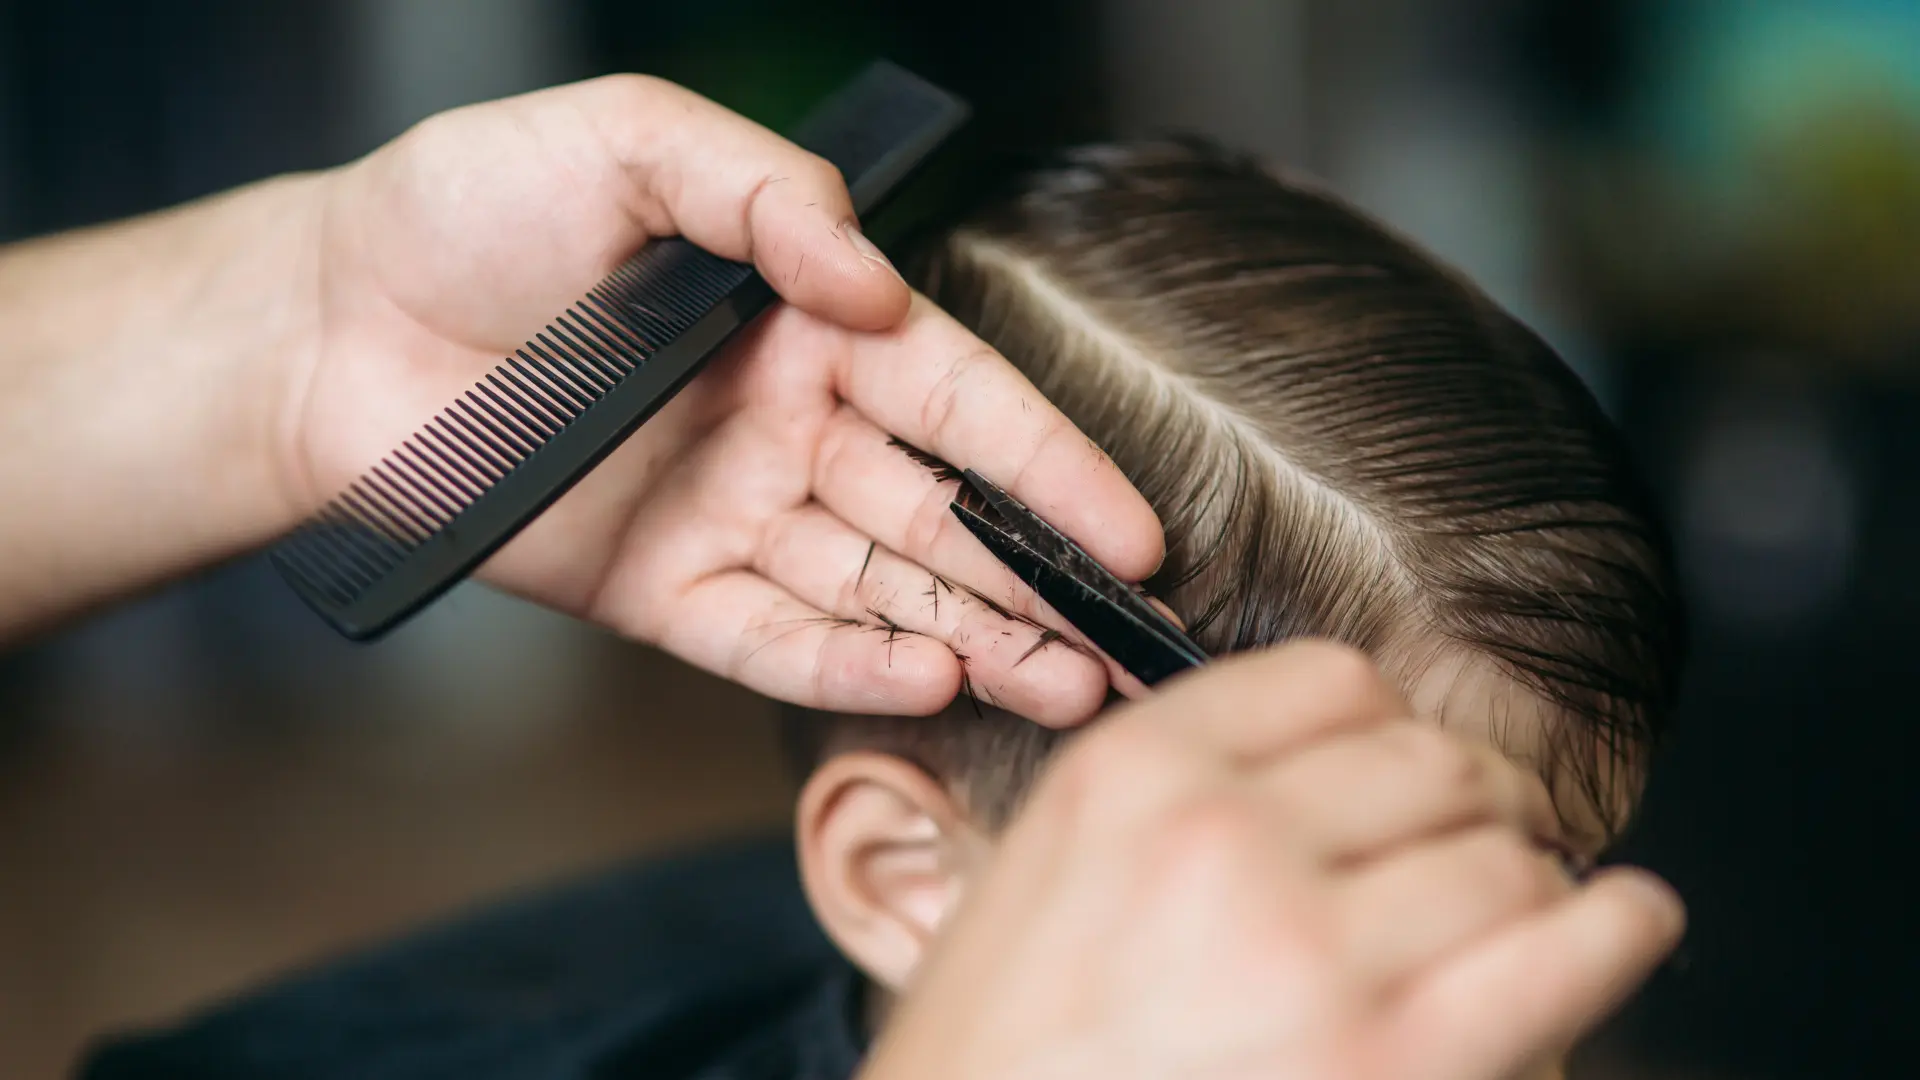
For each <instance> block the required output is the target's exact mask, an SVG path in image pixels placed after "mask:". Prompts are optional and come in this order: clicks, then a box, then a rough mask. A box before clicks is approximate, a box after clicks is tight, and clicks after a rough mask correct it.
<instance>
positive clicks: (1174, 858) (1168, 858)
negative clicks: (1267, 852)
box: [1154, 791, 1260, 878]
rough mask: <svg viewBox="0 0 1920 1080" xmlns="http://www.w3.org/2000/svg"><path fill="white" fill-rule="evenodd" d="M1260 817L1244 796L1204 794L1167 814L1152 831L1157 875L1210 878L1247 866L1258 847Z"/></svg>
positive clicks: (1228, 793)
mask: <svg viewBox="0 0 1920 1080" xmlns="http://www.w3.org/2000/svg"><path fill="white" fill-rule="evenodd" d="M1259 832H1260V816H1259V814H1258V812H1257V811H1256V810H1255V808H1254V807H1253V806H1252V805H1251V803H1250V801H1249V800H1248V799H1247V798H1245V797H1244V796H1241V795H1238V794H1235V793H1231V792H1218V791H1215V792H1208V793H1205V794H1202V795H1198V796H1195V797H1192V798H1190V799H1188V800H1186V801H1184V802H1183V803H1181V804H1180V805H1179V806H1177V807H1175V808H1173V809H1172V810H1170V811H1169V812H1168V813H1167V814H1166V815H1165V816H1164V817H1163V818H1162V820H1161V821H1160V822H1159V824H1158V825H1157V827H1156V829H1155V837H1154V846H1155V848H1156V849H1157V850H1158V860H1157V861H1158V862H1159V863H1160V866H1161V868H1162V869H1163V871H1165V872H1168V873H1172V874H1177V875H1180V876H1182V877H1189V878H1191V877H1202V876H1204V877H1213V876H1218V875H1220V874H1223V873H1230V872H1232V870H1233V868H1235V867H1238V866H1243V865H1245V864H1246V863H1247V861H1248V860H1247V855H1248V853H1249V852H1250V851H1252V850H1253V849H1254V848H1256V847H1257V846H1258V845H1259V843H1260V835H1259Z"/></svg>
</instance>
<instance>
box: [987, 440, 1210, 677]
mask: <svg viewBox="0 0 1920 1080" xmlns="http://www.w3.org/2000/svg"><path fill="white" fill-rule="evenodd" d="M965 479H966V480H967V481H968V482H969V483H970V484H975V485H977V486H975V488H974V490H975V491H976V492H978V493H979V494H980V495H981V496H982V497H983V498H985V499H986V500H987V506H986V507H985V508H976V507H973V506H969V505H967V501H966V500H964V499H960V500H955V502H954V503H953V507H952V509H953V513H954V516H955V517H958V518H959V519H960V522H961V524H963V525H965V526H966V527H967V531H969V532H971V533H973V535H974V536H975V537H977V538H978V539H979V540H980V542H981V543H982V544H983V545H985V546H986V548H987V550H988V551H990V552H992V553H993V555H994V557H995V558H997V559H999V560H1000V561H1001V562H1002V563H1004V564H1006V566H1007V567H1008V568H1009V569H1011V570H1012V571H1013V572H1014V573H1015V574H1017V575H1019V577H1020V579H1021V580H1023V581H1025V582H1026V583H1027V584H1028V585H1029V586H1030V587H1031V588H1032V589H1033V591H1034V592H1035V593H1036V594H1038V595H1039V596H1040V598H1041V599H1043V600H1045V601H1046V602H1047V603H1048V604H1050V605H1052V607H1053V609H1054V610H1055V611H1058V612H1059V613H1060V614H1061V616H1062V617H1064V618H1065V619H1066V620H1067V621H1068V622H1069V623H1071V624H1073V626H1074V628H1075V629H1076V630H1078V631H1080V633H1081V634H1082V635H1084V636H1085V637H1086V638H1087V640H1089V641H1091V642H1092V643H1093V644H1094V645H1096V646H1097V647H1099V649H1100V650H1101V651H1102V652H1104V653H1106V654H1107V655H1108V656H1110V657H1112V658H1113V660H1114V662H1115V663H1117V664H1119V665H1120V666H1121V667H1122V668H1125V669H1126V670H1127V672H1128V673H1130V674H1131V675H1133V676H1134V677H1135V678H1137V679H1139V680H1140V681H1141V682H1142V683H1145V684H1146V685H1148V686H1152V685H1154V684H1156V683H1158V682H1160V681H1161V680H1163V679H1166V678H1167V677H1169V676H1171V675H1175V674H1178V673H1179V672H1182V671H1186V670H1188V669H1190V668H1194V667H1198V666H1200V665H1202V664H1205V663H1206V662H1207V655H1206V653H1205V652H1203V651H1202V650H1201V649H1200V647H1199V646H1198V645H1196V644H1194V643H1193V641H1192V640H1191V639H1190V638H1188V637H1187V636H1186V634H1185V633H1183V632H1182V631H1181V630H1180V628H1179V627H1178V626H1176V625H1175V624H1174V623H1173V622H1172V620H1170V619H1168V618H1167V617H1166V616H1165V615H1163V614H1161V613H1160V611H1159V610H1158V609H1156V608H1155V607H1153V605H1151V604H1149V603H1147V601H1146V599H1145V598H1144V597H1142V596H1140V595H1139V594H1138V593H1136V592H1134V591H1133V590H1132V589H1130V588H1129V587H1128V586H1127V585H1126V584H1125V583H1123V582H1121V581H1120V580H1119V579H1118V578H1116V577H1114V576H1113V575H1112V574H1109V573H1108V572H1107V571H1106V570H1105V568H1103V567H1101V566H1100V564H1099V563H1097V562H1094V561H1093V559H1092V557H1091V556H1089V555H1087V554H1086V552H1084V551H1082V550H1080V548H1079V547H1078V546H1077V545H1075V544H1074V543H1073V542H1072V541H1071V540H1068V539H1067V538H1066V537H1065V536H1063V535H1061V534H1060V533H1059V532H1057V531H1055V530H1054V529H1053V528H1052V527H1051V526H1049V525H1047V524H1046V523H1045V522H1044V521H1041V520H1040V519H1039V517H1038V516H1037V515H1035V514H1034V513H1033V512H1032V511H1031V510H1028V509H1027V508H1026V507H1025V506H1024V505H1022V504H1021V503H1020V502H1019V501H1018V500H1015V499H1014V498H1013V497H1012V496H1010V495H1007V494H1006V493H1005V492H1004V491H1001V490H1000V489H999V488H998V487H995V486H993V485H992V483H991V482H990V481H987V480H985V479H983V478H980V477H978V476H977V475H976V474H974V473H972V472H971V470H969V471H968V472H967V473H966V474H965ZM982 509H986V510H989V511H990V512H991V513H992V515H993V516H994V517H1000V518H1003V519H1005V520H1004V522H996V521H994V520H992V518H990V517H989V516H988V514H987V513H983V512H982ZM1063 555H1064V556H1066V558H1065V559H1064V560H1063V559H1062V556H1063ZM1063 561H1064V562H1067V563H1068V564H1069V565H1061V563H1062V562H1063Z"/></svg>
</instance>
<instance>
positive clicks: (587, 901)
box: [79, 838, 865, 1080]
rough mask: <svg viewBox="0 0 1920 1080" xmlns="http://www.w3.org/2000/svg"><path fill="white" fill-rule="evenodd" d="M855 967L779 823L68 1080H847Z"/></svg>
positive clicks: (393, 953) (359, 960) (855, 1056)
mask: <svg viewBox="0 0 1920 1080" xmlns="http://www.w3.org/2000/svg"><path fill="white" fill-rule="evenodd" d="M860 988H861V980H860V979H859V978H857V977H856V973H855V971H854V970H853V969H852V968H851V967H850V966H849V965H848V964H847V963H846V961H845V960H843V959H842V958H841V957H840V956H839V954H838V953H837V952H835V951H834V949H833V947H832V945H831V944H830V943H829V942H828V941H827V940H826V938H825V937H824V935H822V934H821V932H820V930H819V928H818V926H817V924H815V922H814V921H813V917H812V914H811V913H810V912H809V911H808V909H807V905H806V901H805V898H804V897H803V896H802V894H801V892H800V887H799V880H798V875H797V873H796V870H795V866H794V860H793V844H792V840H791V839H787V838H783V839H780V840H770V841H765V842H754V843H743V844H734V845H730V846H728V847H725V848H723V849H716V850H712V851H708V852H705V853H702V854H698V855H692V856H681V857H676V858H671V859H665V860H659V861H650V862H648V863H645V864H642V865H639V866H635V867H630V868H626V869H622V870H619V871H616V872H614V873H612V874H608V875H605V876H602V877H599V878H595V879H592V880H589V881H586V882H584V883H581V884H578V885H574V886H572V887H569V888H565V889H562V890H559V891H557V892H554V893H549V894H545V895H540V896H534V897H531V898H528V899H524V900H520V901H516V902H513V903H509V904H507V905H504V906H502V907H498V908H494V909H491V910H489V911H486V912H483V913H481V914H479V915H477V916H473V917H469V918H466V919H462V920H460V921H457V922H455V923H453V924H451V925H448V926H446V927H443V928H439V929H435V930H432V931H429V932H427V933H425V934H422V935H419V936H417V937H414V938H411V939H409V940H406V941H403V942H401V943H399V944H397V945H393V946H390V947H387V948H383V949H380V950H377V951H375V952H372V953H369V954H367V955H364V956H359V957H355V958H351V959H348V960H346V961H343V962H340V963H337V964H334V965H331V966H328V967H325V968H322V969H320V970H318V971H315V972H312V973H310V974H307V975H304V976H301V977H297V978H295V979H293V980H291V981H289V982H286V983H284V984H281V985H279V986H275V987H271V988H268V989H266V990H264V991H262V992H259V993H257V994H254V995H252V996H249V997H246V998H243V999H241V1000H239V1001H237V1002H234V1003H232V1004H230V1005H226V1006H224V1007H221V1008H218V1009H216V1010H214V1011H213V1012H211V1013H208V1014H207V1015H204V1016H202V1017H199V1018H196V1019H194V1020H191V1021H189V1022H188V1023H186V1024H184V1025H183V1026H181V1027H179V1028H177V1029H174V1030H171V1031H166V1032H161V1033H156V1034H150V1035H141V1036H133V1037H128V1038H123V1039H117V1040H114V1041H111V1042H109V1043H107V1044H105V1045H103V1046H102V1047H100V1048H98V1049H97V1051H96V1052H95V1053H94V1054H93V1055H92V1056H91V1058H90V1059H89V1060H87V1061H86V1063H85V1064H84V1065H83V1066H82V1068H81V1071H80V1073H79V1075H80V1076H81V1077H82V1078H83V1080H161V1078H165V1080H180V1078H188V1077H193V1078H205V1080H240V1078H247V1080H254V1078H268V1077H271V1078H273V1080H322V1078H324V1080H349V1078H350V1080H508V1078H512V1080H589V1078H591V1080H624V1078H629V1077H632V1078H641V1080H678V1078H688V1080H695V1078H697V1080H847V1078H848V1077H850V1076H852V1074H853V1072H854V1070H855V1068H856V1067H857V1066H858V1064H859V1060H860V1056H861V1054H862V1053H863V1052H864V1050H865V1043H864V1038H863V1037H862V1035H861V1028H860V1026H859V1021H858V1017H859V1011H860V1010H859V993H860Z"/></svg>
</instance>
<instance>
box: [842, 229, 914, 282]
mask: <svg viewBox="0 0 1920 1080" xmlns="http://www.w3.org/2000/svg"><path fill="white" fill-rule="evenodd" d="M840 231H841V232H842V233H844V234H846V237H847V243H849V244H851V245H853V250H854V252H855V253H856V254H858V255H859V256H860V257H861V258H862V259H864V260H866V261H867V262H869V263H872V264H874V265H876V266H881V267H885V268H886V270H887V272H888V273H890V274H892V275H893V276H895V277H899V276H900V271H898V270H896V269H894V265H893V263H892V262H890V261H889V260H888V259H887V255H886V253H885V252H883V251H881V250H880V248H879V246H878V245H877V244H875V243H874V242H873V241H871V240H869V239H867V234H866V233H863V232H861V231H860V226H859V225H858V224H856V223H854V222H851V221H849V222H847V223H846V224H845V225H843V226H841V227H840Z"/></svg>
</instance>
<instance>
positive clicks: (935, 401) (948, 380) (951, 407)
mask: <svg viewBox="0 0 1920 1080" xmlns="http://www.w3.org/2000/svg"><path fill="white" fill-rule="evenodd" d="M984 355H987V354H984V353H979V352H965V353H961V354H959V355H958V356H955V357H954V358H953V359H951V360H949V361H947V364H946V370H944V371H942V372H941V373H940V379H939V381H937V382H935V383H934V385H933V387H932V389H931V390H930V391H929V393H928V394H927V399H926V401H925V402H924V403H923V404H922V405H921V406H920V427H921V430H923V431H925V432H927V433H928V436H929V439H930V441H931V442H932V443H933V444H934V445H936V446H938V445H942V444H944V443H947V442H949V441H950V440H948V439H947V438H946V436H947V435H949V434H950V429H951V427H952V426H953V422H954V418H955V416H956V415H957V414H958V411H959V403H960V388H961V386H962V384H964V383H965V382H966V381H967V379H968V376H969V375H970V374H971V373H972V372H973V371H974V370H975V369H976V368H977V367H978V366H979V364H980V361H981V359H982V357H983V356H984ZM955 464H956V465H965V464H966V463H965V462H955Z"/></svg>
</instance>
